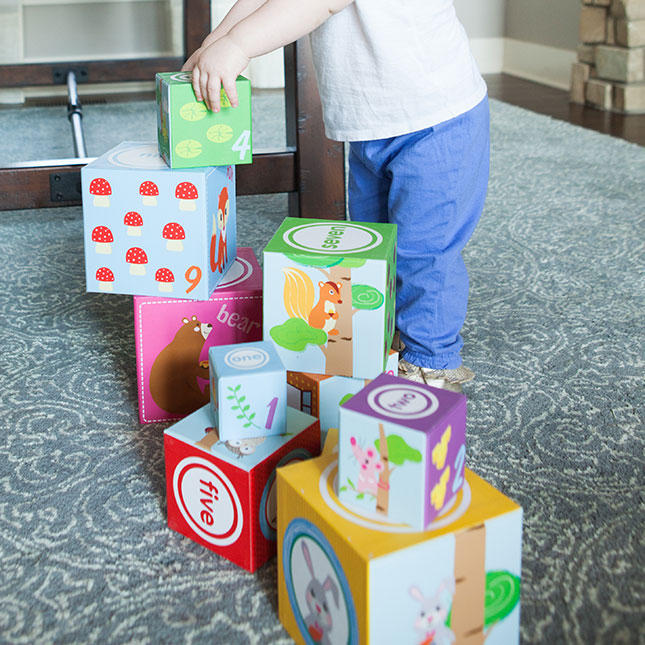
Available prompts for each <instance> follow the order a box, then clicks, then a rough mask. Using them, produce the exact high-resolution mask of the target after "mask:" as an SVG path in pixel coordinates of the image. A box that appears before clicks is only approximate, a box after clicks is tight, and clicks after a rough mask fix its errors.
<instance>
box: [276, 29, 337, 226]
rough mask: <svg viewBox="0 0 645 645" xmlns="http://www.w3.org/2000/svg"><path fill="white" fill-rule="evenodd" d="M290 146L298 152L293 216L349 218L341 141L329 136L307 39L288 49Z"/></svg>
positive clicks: (290, 208) (286, 55)
mask: <svg viewBox="0 0 645 645" xmlns="http://www.w3.org/2000/svg"><path fill="white" fill-rule="evenodd" d="M284 72H285V102H286V119H287V145H289V146H291V147H293V148H294V150H295V164H296V181H297V190H296V191H295V192H292V193H291V194H290V195H289V214H290V215H291V216H293V217H297V216H300V217H317V218H324V219H345V157H344V151H343V144H342V143H339V142H338V141H331V140H330V139H327V137H326V136H325V129H324V126H323V120H322V106H321V104H320V96H319V94H318V85H317V84H316V77H315V73H314V68H313V62H312V57H311V46H310V44H309V38H308V37H306V36H305V37H304V38H301V39H300V40H299V41H297V42H296V43H294V45H292V46H290V47H287V48H285V50H284Z"/></svg>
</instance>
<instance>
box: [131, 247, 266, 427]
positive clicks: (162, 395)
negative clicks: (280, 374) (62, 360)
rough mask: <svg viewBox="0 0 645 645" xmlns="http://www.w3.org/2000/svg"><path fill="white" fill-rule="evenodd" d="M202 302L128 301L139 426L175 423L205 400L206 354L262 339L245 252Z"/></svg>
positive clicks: (255, 275)
mask: <svg viewBox="0 0 645 645" xmlns="http://www.w3.org/2000/svg"><path fill="white" fill-rule="evenodd" d="M237 251H238V254H237V257H236V258H235V261H234V262H233V264H232V265H231V268H230V269H229V270H228V271H227V272H226V275H225V276H224V277H223V278H222V281H221V282H220V284H219V285H218V287H217V288H216V289H215V291H213V294H212V295H211V297H210V298H209V299H208V300H184V299H181V298H163V297H154V296H135V297H134V332H135V342H136V353H137V391H138V395H139V419H140V421H141V423H153V422H158V421H166V420H170V419H180V418H182V417H184V416H186V415H187V414H190V413H191V412H194V411H195V410H197V408H200V407H202V406H203V405H205V404H206V403H208V402H209V401H210V387H209V370H208V350H209V349H210V348H211V347H213V346H215V345H229V344H232V343H244V342H251V341H260V340H262V270H261V269H260V265H259V264H258V262H257V260H256V259H255V255H254V253H253V250H252V249H251V248H249V247H241V248H238V250H237Z"/></svg>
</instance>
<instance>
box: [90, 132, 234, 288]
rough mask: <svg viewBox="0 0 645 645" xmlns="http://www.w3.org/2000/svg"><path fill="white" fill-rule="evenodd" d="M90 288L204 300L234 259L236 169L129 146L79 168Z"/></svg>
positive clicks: (153, 146) (142, 145) (146, 145)
mask: <svg viewBox="0 0 645 645" xmlns="http://www.w3.org/2000/svg"><path fill="white" fill-rule="evenodd" d="M81 184H82V194H83V222H84V238H85V273H86V282H87V290H88V291H96V292H104V293H127V294H134V295H141V296H171V297H173V298H186V299H189V300H207V299H208V298H209V297H210V295H211V294H212V292H213V291H214V289H215V287H217V285H218V284H219V283H220V281H221V279H222V277H223V276H224V274H225V273H226V271H227V270H228V268H229V267H230V266H232V264H233V262H234V261H235V257H236V250H237V249H236V231H235V228H236V222H235V219H236V217H235V168H234V167H233V166H221V167H217V168H194V169H186V170H174V171H173V170H170V168H168V166H167V165H166V164H165V163H164V161H163V160H162V159H161V157H160V156H159V151H158V150H157V146H156V144H155V143H138V142H124V143H121V144H119V145H118V146H117V147H116V148H113V149H112V150H110V151H108V152H106V153H105V154H104V155H103V156H101V157H99V158H98V159H96V160H94V161H92V162H91V163H89V164H87V165H86V166H85V167H84V168H83V169H82V170H81Z"/></svg>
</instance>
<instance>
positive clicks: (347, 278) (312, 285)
mask: <svg viewBox="0 0 645 645" xmlns="http://www.w3.org/2000/svg"><path fill="white" fill-rule="evenodd" d="M395 287H396V226H395V225H394V224H366V223H360V224H358V223H354V222H334V221H330V220H307V221H306V222H303V220H302V219H298V218H292V217H288V218H286V219H285V220H284V222H283V223H282V225H281V226H280V228H279V229H278V231H277V232H276V233H275V235H274V236H273V238H272V239H271V241H270V242H269V244H268V245H267V246H266V247H265V249H264V305H263V306H264V323H263V324H264V339H265V340H269V339H271V340H272V341H273V342H274V343H275V346H276V348H277V350H278V353H279V354H280V358H281V359H282V362H283V363H284V365H285V367H286V368H287V369H288V370H291V371H293V372H310V373H313V374H329V375H332V376H353V377H356V378H374V377H376V376H377V375H378V374H380V373H381V372H383V370H384V369H385V364H386V361H387V356H388V352H389V349H390V347H391V345H392V337H393V335H394V301H395Z"/></svg>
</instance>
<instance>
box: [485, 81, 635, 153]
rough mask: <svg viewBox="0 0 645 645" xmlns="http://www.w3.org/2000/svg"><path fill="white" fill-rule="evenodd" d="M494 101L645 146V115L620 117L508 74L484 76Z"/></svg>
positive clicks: (563, 92) (556, 90)
mask: <svg viewBox="0 0 645 645" xmlns="http://www.w3.org/2000/svg"><path fill="white" fill-rule="evenodd" d="M484 78H485V79H486V83H487V84H488V94H489V96H490V97H491V98H494V99H498V100H500V101H504V102H506V103H511V104H512V105H517V106H518V107H522V108H526V109H527V110H532V111H533V112H538V113H540V114H546V115H548V116H551V117H553V118H554V119H560V120H562V121H567V122H569V123H573V124H574V125H579V126H582V127H584V128H589V129H590V130H597V131H598V132H603V133H605V134H610V135H612V136H614V137H619V138H621V139H626V140H627V141H631V142H632V143H637V144H639V145H641V146H645V114H638V115H635V114H617V113H615V112H604V111H602V110H597V109H595V108H592V107H588V106H585V105H579V104H577V103H570V102H569V93H568V92H567V91H565V90H559V89H556V88H553V87H549V86H547V85H541V84H540V83H534V82H532V81H527V80H524V79H522V78H518V77H516V76H510V75H508V74H487V75H485V76H484Z"/></svg>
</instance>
